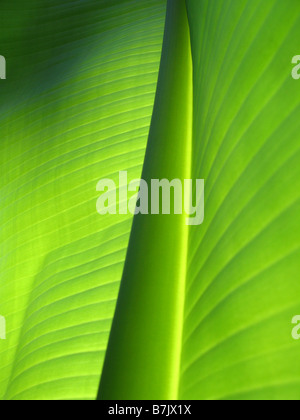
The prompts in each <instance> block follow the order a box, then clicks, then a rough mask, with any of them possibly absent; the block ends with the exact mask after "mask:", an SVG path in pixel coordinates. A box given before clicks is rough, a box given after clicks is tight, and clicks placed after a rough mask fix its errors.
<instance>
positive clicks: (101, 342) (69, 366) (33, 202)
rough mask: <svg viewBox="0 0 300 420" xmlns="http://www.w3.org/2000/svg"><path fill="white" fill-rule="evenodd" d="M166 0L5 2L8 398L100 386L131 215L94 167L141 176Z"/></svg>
mask: <svg viewBox="0 0 300 420" xmlns="http://www.w3.org/2000/svg"><path fill="white" fill-rule="evenodd" d="M164 18H165V1H164V0H147V1H146V2H141V1H140V0H126V1H123V0H122V1H120V0H109V1H106V0H86V1H84V2H81V1H75V2H74V1H66V0H65V1H63V2H62V1H61V0H52V1H51V2H46V3H43V4H42V5H41V3H40V2H38V1H37V0H30V1H27V2H24V1H21V0H16V1H15V2H14V5H13V7H12V5H11V2H9V1H8V0H5V1H3V2H2V3H1V18H0V19H1V32H0V47H1V54H2V55H4V56H5V57H6V60H7V80H5V81H3V80H1V85H0V89H1V95H2V96H1V97H2V101H1V105H0V108H1V113H0V120H1V128H0V133H1V143H0V168H1V174H2V176H1V181H0V197H1V202H0V218H1V230H0V270H1V283H0V314H1V315H2V316H5V318H6V321H7V340H6V341H3V340H1V341H0V397H1V399H94V398H95V396H96V393H97V388H98V384H99V380H100V375H101V369H102V363H103V358H104V354H105V350H106V345H107V340H108V335H109V331H110V326H111V320H112V316H113V313H114V309H115V302H116V298H117V294H118V290H119V281H120V278H121V275H122V270H123V265H124V260H125V254H126V249H127V244H128V239H129V232H130V228H131V223H132V217H131V216H130V215H125V216H122V215H118V216H112V215H108V216H100V215H99V214H97V212H96V200H97V198H98V193H97V192H96V185H97V182H98V180H99V179H101V178H105V177H110V178H112V179H113V180H117V178H118V172H119V171H120V170H127V171H128V174H129V176H130V177H132V178H139V177H140V174H141V170H142V164H143V159H144V154H145V147H146V141H147V137H148V131H149V124H150V118H151V114H152V108H153V101H154V93H155V90H156V83H157V75H158V66H159V61H160V55H161V43H162V34H163V26H164Z"/></svg>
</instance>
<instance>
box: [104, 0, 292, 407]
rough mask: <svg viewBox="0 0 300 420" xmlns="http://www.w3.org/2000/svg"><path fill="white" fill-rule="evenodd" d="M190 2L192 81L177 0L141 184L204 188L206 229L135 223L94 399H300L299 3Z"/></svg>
mask: <svg viewBox="0 0 300 420" xmlns="http://www.w3.org/2000/svg"><path fill="white" fill-rule="evenodd" d="M186 4H187V12H188V20H189V26H190V33H191V49H192V58H193V69H192V70H191V68H190V64H189V63H190V60H189V58H188V49H189V43H188V35H187V21H186V18H185V11H184V3H183V2H181V1H180V0H169V2H168V13H167V27H166V34H165V44H164V49H163V58H162V65H161V73H160V79H159V84H158V92H157V100H156V103H155V109H154V115H153V120H152V126H151V131H150V138H149V146H148V151H147V155H146V161H145V168H144V177H145V178H146V179H147V180H149V179H150V178H156V177H158V176H163V177H168V176H169V177H170V178H171V179H172V178H182V177H184V176H185V175H186V173H191V174H192V177H193V178H199V179H202V178H203V179H205V182H206V187H205V188H206V191H205V197H206V200H205V214H206V217H205V221H204V224H203V225H202V226H200V227H199V226H198V227H196V226H192V227H189V229H188V232H187V229H186V227H185V225H184V219H183V218H180V217H175V216H174V217H169V218H168V216H153V215H152V216H151V215H149V216H148V215H143V216H141V215H139V216H137V217H136V218H135V221H134V226H133V230H132V234H131V240H130V245H129V250H128V256H127V260H126V264H125V270H124V275H123V280H122V285H121V290H120V296H119V300H118V304H117V310H116V315H115V319H114V323H113V327H112V332H111V338H110V343H109V347H108V352H107V357H106V361H105V365H104V371H103V375H102V381H101V386H100V393H99V395H100V398H102V399H158V400H159V399H167V398H177V397H178V398H180V399H299V395H300V394H299V383H300V363H299V342H296V341H293V340H292V337H291V331H292V324H291V321H292V318H293V317H294V315H296V314H297V313H299V310H300V298H299V296H300V293H299V292H300V286H299V272H300V262H299V261H300V258H299V257H300V252H299V249H300V223H299V214H300V213H299V211H300V181H299V180H300V177H299V171H300V166H299V159H300V154H299V134H298V133H299V124H300V122H299V110H300V95H299V89H300V84H299V82H296V81H295V80H293V79H292V77H291V70H292V67H291V59H292V57H293V56H295V55H296V54H298V53H299V51H298V49H299V45H298V40H299V35H300V18H299V16H300V4H299V1H298V0H287V1H284V2H283V1H281V0H264V1H263V2H262V1H260V0H241V1H236V0H187V1H186ZM191 71H193V105H194V106H193V134H192V151H191V152H190V156H191V158H192V159H191V161H189V157H188V149H189V146H188V145H189V142H190V137H189V135H188V133H189V128H188V127H189V121H190V110H191V101H192V100H191V98H190V95H189V94H188V92H189V80H190V74H189V72H191ZM189 162H190V163H189ZM189 166H190V167H189ZM187 236H188V238H187ZM187 240H188V242H187V245H186V241H187Z"/></svg>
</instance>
